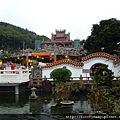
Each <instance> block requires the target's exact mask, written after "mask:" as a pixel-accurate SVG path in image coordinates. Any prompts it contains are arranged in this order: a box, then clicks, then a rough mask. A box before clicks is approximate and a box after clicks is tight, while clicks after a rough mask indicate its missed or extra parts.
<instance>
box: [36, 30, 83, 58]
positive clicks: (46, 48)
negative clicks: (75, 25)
mask: <svg viewBox="0 0 120 120" xmlns="http://www.w3.org/2000/svg"><path fill="white" fill-rule="evenodd" d="M55 32H56V33H55V34H53V33H52V34H51V40H50V41H39V40H36V42H35V50H37V51H39V52H50V53H51V55H53V54H55V55H57V58H58V59H61V57H62V56H69V57H71V58H72V59H73V58H74V59H78V57H79V56H80V51H81V47H82V46H81V45H80V40H79V39H75V40H74V41H73V40H71V39H70V33H69V32H68V33H66V30H65V29H64V30H56V31H55ZM38 44H40V45H38Z"/></svg>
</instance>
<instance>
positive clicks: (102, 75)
mask: <svg viewBox="0 0 120 120" xmlns="http://www.w3.org/2000/svg"><path fill="white" fill-rule="evenodd" d="M113 74H114V73H113V72H112V70H110V69H108V65H105V64H103V65H101V66H99V68H98V70H97V71H96V72H95V74H94V75H95V76H94V79H95V80H96V83H97V85H98V86H101V85H105V86H111V85H112V80H113V78H114V75H113Z"/></svg>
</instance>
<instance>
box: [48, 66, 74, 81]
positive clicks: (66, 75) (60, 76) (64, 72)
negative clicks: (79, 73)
mask: <svg viewBox="0 0 120 120" xmlns="http://www.w3.org/2000/svg"><path fill="white" fill-rule="evenodd" d="M71 75H72V73H71V71H70V70H69V69H67V68H57V69H54V70H53V71H52V72H51V73H50V77H51V78H53V79H54V80H55V81H56V82H68V81H70V77H71Z"/></svg>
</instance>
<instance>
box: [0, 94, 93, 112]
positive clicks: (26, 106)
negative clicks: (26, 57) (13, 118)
mask: <svg viewBox="0 0 120 120" xmlns="http://www.w3.org/2000/svg"><path fill="white" fill-rule="evenodd" d="M29 95H30V94H28V93H26V94H24V95H20V96H18V95H17V96H1V97H0V114H71V113H77V114H78V113H81V112H83V113H90V112H91V107H90V105H89V104H88V102H87V98H86V96H85V95H81V94H74V95H71V98H70V99H71V100H73V101H74V102H75V103H74V105H71V106H63V105H57V106H52V107H51V106H50V103H51V102H53V101H54V98H53V96H52V94H51V93H39V94H37V95H38V99H37V100H35V101H30V100H29Z"/></svg>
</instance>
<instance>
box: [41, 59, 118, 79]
mask: <svg viewBox="0 0 120 120" xmlns="http://www.w3.org/2000/svg"><path fill="white" fill-rule="evenodd" d="M83 63H84V66H83V67H76V66H73V65H69V64H61V65H58V66H54V67H51V68H43V69H42V77H44V76H46V77H47V78H50V73H51V72H52V71H53V70H54V69H56V68H62V67H64V66H66V67H67V69H69V70H71V72H72V76H71V77H80V75H82V76H83V77H90V73H83V69H88V70H90V68H91V67H92V65H94V64H96V63H102V64H107V65H108V68H109V69H111V70H112V71H113V72H114V76H115V77H118V76H120V66H115V65H114V64H113V60H109V59H106V58H104V57H96V58H91V59H89V60H87V61H84V62H83Z"/></svg>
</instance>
